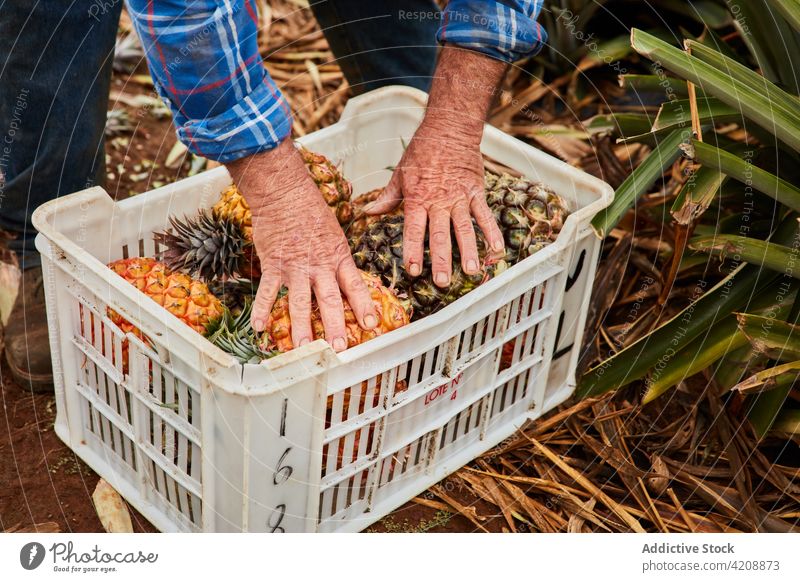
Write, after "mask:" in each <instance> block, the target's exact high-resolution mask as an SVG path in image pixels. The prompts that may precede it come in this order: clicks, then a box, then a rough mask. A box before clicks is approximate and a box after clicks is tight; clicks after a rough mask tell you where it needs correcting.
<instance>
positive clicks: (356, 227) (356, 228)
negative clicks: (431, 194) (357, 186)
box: [344, 188, 403, 238]
mask: <svg viewBox="0 0 800 582" xmlns="http://www.w3.org/2000/svg"><path fill="white" fill-rule="evenodd" d="M382 193H383V188H376V189H375V190H370V191H369V192H366V193H365V194H362V195H361V196H358V197H357V198H356V199H355V200H353V220H352V222H351V223H350V224H349V225H348V226H347V228H346V229H345V231H344V233H345V234H346V235H347V237H348V238H352V237H357V236H361V235H363V234H364V232H366V230H367V227H368V226H369V225H370V224H372V223H373V222H376V221H378V220H380V218H381V217H383V216H402V215H403V206H402V204H401V205H400V206H398V207H397V208H395V209H394V210H392V211H391V212H388V213H387V214H383V215H381V216H370V215H368V214H367V213H366V212H365V211H364V207H365V206H367V204H370V203H372V202H374V201H375V200H377V199H378V196H380V195H381V194H382Z"/></svg>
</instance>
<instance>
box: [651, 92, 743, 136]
mask: <svg viewBox="0 0 800 582" xmlns="http://www.w3.org/2000/svg"><path fill="white" fill-rule="evenodd" d="M697 113H698V115H699V118H700V123H701V124H703V125H706V124H709V123H722V122H726V121H737V120H740V119H741V118H742V113H741V112H740V111H739V108H738V107H731V106H730V105H727V104H726V103H723V102H722V101H720V100H719V99H717V98H715V97H698V98H697ZM691 123H692V113H691V105H690V103H689V99H676V100H674V101H667V102H665V103H663V104H662V105H661V108H660V109H659V110H658V114H657V115H656V120H655V121H654V122H653V131H658V130H661V129H670V128H674V127H675V126H676V125H677V126H680V127H685V126H686V125H689V124H691Z"/></svg>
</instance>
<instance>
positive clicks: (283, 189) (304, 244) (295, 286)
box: [227, 139, 378, 352]
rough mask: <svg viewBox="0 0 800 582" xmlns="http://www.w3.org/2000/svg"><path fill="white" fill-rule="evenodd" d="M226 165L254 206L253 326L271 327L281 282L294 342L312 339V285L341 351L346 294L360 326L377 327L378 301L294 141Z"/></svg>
mask: <svg viewBox="0 0 800 582" xmlns="http://www.w3.org/2000/svg"><path fill="white" fill-rule="evenodd" d="M227 166H228V170H229V171H230V173H231V176H232V177H233V179H234V182H235V183H236V184H237V185H238V187H239V189H240V190H241V192H242V194H243V195H244V197H245V199H246V200H247V203H248V205H249V206H250V211H251V212H252V215H253V242H254V244H255V248H256V252H257V253H258V257H259V260H260V262H261V270H262V275H261V282H260V284H259V286H258V293H257V295H256V299H255V302H254V303H253V311H252V316H251V324H252V326H253V329H255V330H256V331H259V332H260V331H263V330H264V329H265V328H266V325H267V318H268V317H269V313H270V311H271V310H272V306H273V304H274V303H275V300H276V298H277V295H278V292H279V291H280V288H281V286H282V285H285V286H286V287H287V288H288V290H289V316H290V317H291V321H292V343H293V344H294V345H295V346H302V345H304V344H306V343H308V342H310V341H311V340H312V339H313V335H312V332H311V293H312V290H313V293H314V297H315V298H316V300H317V303H318V305H319V310H320V316H321V318H322V324H323V326H324V328H325V339H326V340H327V341H328V342H329V343H330V344H331V345H332V346H333V349H334V350H336V351H337V352H339V351H342V350H344V349H346V348H347V336H346V331H345V322H344V305H343V303H342V292H343V293H344V295H345V297H346V298H347V301H348V302H349V303H350V306H351V307H352V308H353V312H354V313H355V315H356V318H357V319H358V323H359V325H360V326H361V327H363V328H364V329H372V328H374V327H376V326H377V324H378V318H377V315H376V314H375V308H374V305H373V302H372V299H371V298H370V295H369V292H368V290H367V287H366V285H365V284H364V281H363V279H362V278H361V275H360V274H359V271H358V269H357V268H356V266H355V263H354V262H353V258H352V257H351V256H350V249H349V247H348V244H347V240H346V239H345V236H344V233H343V232H342V229H341V227H340V226H339V223H338V222H337V220H336V217H335V216H334V215H333V213H332V212H331V211H330V209H329V208H328V206H327V204H325V200H324V199H323V197H322V194H320V192H319V190H318V189H317V187H316V185H315V184H314V181H313V180H312V179H311V177H310V175H309V173H308V170H307V169H306V166H305V164H304V163H303V160H302V158H301V156H300V154H299V153H298V152H297V151H296V149H295V147H294V145H293V144H292V142H291V140H288V139H287V140H286V141H284V142H283V143H281V145H279V146H278V147H277V148H275V149H274V150H271V151H269V152H264V153H261V154H256V155H254V156H250V157H248V158H243V159H241V160H237V161H236V162H232V163H230V164H228V165H227ZM340 290H341V292H340Z"/></svg>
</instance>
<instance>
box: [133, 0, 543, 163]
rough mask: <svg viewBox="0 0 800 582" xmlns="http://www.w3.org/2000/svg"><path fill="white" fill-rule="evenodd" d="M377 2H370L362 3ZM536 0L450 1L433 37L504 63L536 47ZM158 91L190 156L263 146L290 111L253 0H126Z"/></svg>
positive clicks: (234, 155) (287, 122) (226, 154)
mask: <svg viewBox="0 0 800 582" xmlns="http://www.w3.org/2000/svg"><path fill="white" fill-rule="evenodd" d="M364 1H375V0H364ZM542 2H543V0H496V1H495V0H451V1H450V3H449V4H448V6H447V8H446V9H445V10H444V13H443V15H442V25H441V27H440V29H439V31H438V33H437V35H436V37H437V40H438V41H439V42H442V43H444V42H446V43H448V44H453V45H457V46H462V47H465V48H470V49H473V50H476V51H480V52H483V53H484V54H487V55H489V56H491V57H493V58H496V59H501V60H504V61H506V62H511V61H514V60H517V59H519V58H521V57H524V56H527V55H530V54H534V53H535V52H538V50H539V49H540V48H541V46H542V45H543V44H544V42H545V41H546V39H547V36H546V34H545V32H544V30H543V29H542V28H541V27H540V26H539V24H538V23H537V22H536V17H537V16H538V15H539V12H540V11H541V8H542ZM127 5H128V12H129V14H130V16H131V19H132V20H133V24H134V26H135V28H136V31H137V33H138V34H139V37H140V38H141V39H142V45H143V46H144V50H145V54H146V55H147V62H148V65H149V66H150V72H151V74H152V76H153V79H154V82H155V86H156V91H158V93H159V95H160V96H161V97H162V98H163V99H164V100H165V101H166V102H167V103H169V105H170V108H171V109H172V113H173V120H174V122H175V127H176V128H177V133H178V138H179V139H180V140H181V141H182V142H183V143H185V144H186V145H187V146H188V148H189V150H190V151H191V152H192V153H195V154H198V155H200V156H203V157H206V158H210V159H213V160H219V161H221V162H229V161H232V160H236V159H239V158H242V157H244V156H247V155H251V154H255V153H258V152H261V151H265V150H269V149H272V148H274V147H275V146H276V145H278V144H279V143H280V142H281V141H283V140H284V139H285V138H286V137H287V136H289V134H290V133H291V130H292V113H291V110H290V108H289V105H288V103H287V102H286V100H285V99H284V97H283V95H282V94H281V92H280V90H279V89H278V87H277V86H276V85H275V83H274V81H273V80H272V79H271V78H270V76H269V74H268V73H267V71H266V69H265V68H264V64H263V62H262V58H261V56H260V54H259V52H258V16H257V13H256V6H255V1H254V0H127Z"/></svg>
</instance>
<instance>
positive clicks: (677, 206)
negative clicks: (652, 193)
mask: <svg viewBox="0 0 800 582" xmlns="http://www.w3.org/2000/svg"><path fill="white" fill-rule="evenodd" d="M726 179H727V177H726V176H725V174H723V173H722V172H719V171H717V170H714V169H712V168H704V167H700V168H698V169H697V170H695V172H694V173H693V174H692V175H691V176H690V177H689V179H688V180H686V183H684V185H683V187H682V188H681V190H680V192H678V196H677V197H676V198H675V202H674V203H673V204H672V210H671V213H672V218H674V219H675V222H676V223H678V224H683V225H689V224H692V223H693V222H694V221H696V220H697V219H698V218H700V216H702V215H703V213H704V212H705V211H706V210H708V207H709V206H710V205H711V203H712V202H713V201H714V198H715V197H716V196H717V193H718V192H719V191H720V188H721V187H722V185H723V184H724V183H725V180H726Z"/></svg>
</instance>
